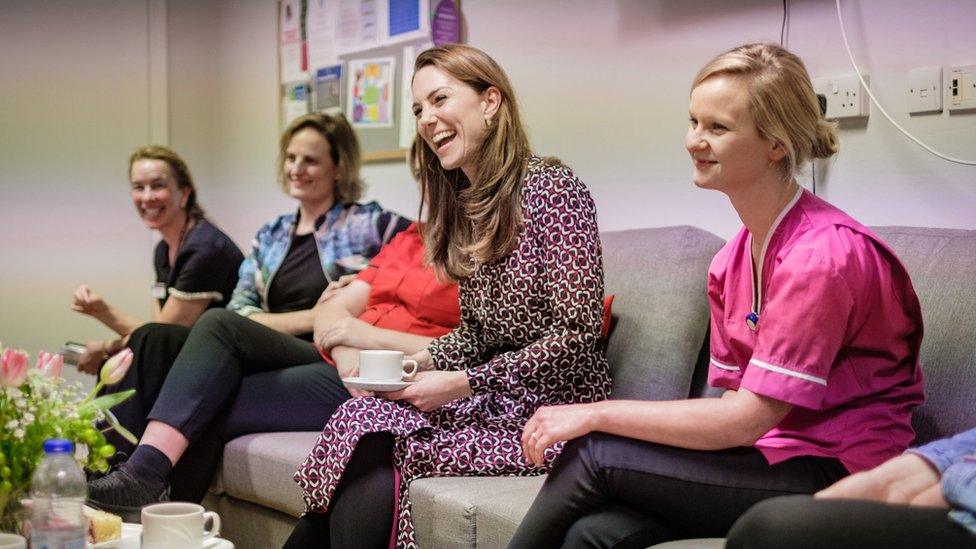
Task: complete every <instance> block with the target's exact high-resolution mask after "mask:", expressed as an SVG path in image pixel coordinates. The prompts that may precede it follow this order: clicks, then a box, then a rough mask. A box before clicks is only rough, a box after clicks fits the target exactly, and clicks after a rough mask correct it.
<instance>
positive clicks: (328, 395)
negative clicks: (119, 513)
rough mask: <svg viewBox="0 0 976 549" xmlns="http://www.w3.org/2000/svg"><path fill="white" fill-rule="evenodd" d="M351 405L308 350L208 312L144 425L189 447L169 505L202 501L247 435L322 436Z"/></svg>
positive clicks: (332, 373) (227, 314) (164, 333)
mask: <svg viewBox="0 0 976 549" xmlns="http://www.w3.org/2000/svg"><path fill="white" fill-rule="evenodd" d="M152 333H156V334H157V335H158V336H159V337H161V338H167V339H171V338H172V337H173V334H172V332H171V331H170V330H168V329H166V330H160V331H159V332H150V335H147V336H145V338H144V339H145V340H148V339H150V338H152V337H153V335H151V334H152ZM143 345H144V346H146V347H150V346H151V345H152V344H151V342H147V341H144V343H143ZM156 367H157V368H159V369H164V368H165V367H166V366H165V364H162V362H158V363H157V364H156ZM140 370H141V371H143V376H145V368H141V369H140ZM348 399H349V393H348V392H347V391H346V389H345V387H344V386H343V385H342V381H341V380H340V379H339V375H338V373H337V372H336V369H335V368H334V367H332V366H331V365H329V364H328V363H326V362H324V361H323V360H322V358H321V357H320V356H319V354H318V351H316V350H315V348H314V347H313V346H312V344H311V343H309V342H307V341H304V340H302V339H299V338H297V337H294V336H290V335H287V334H282V333H281V332H278V331H276V330H273V329H271V328H268V327H266V326H264V325H261V324H258V323H257V322H254V321H252V320H249V319H247V318H244V317H242V316H240V315H238V314H237V313H234V312H232V311H228V310H226V309H211V310H209V311H207V312H205V313H204V314H203V316H201V317H200V319H199V320H197V323H196V324H195V325H194V326H193V329H192V330H190V332H189V334H188V336H187V337H186V341H185V343H183V344H182V348H181V349H180V351H179V354H178V355H177V357H176V360H175V362H174V363H173V364H172V367H171V368H169V371H168V374H167V375H166V377H165V382H164V383H163V384H162V387H161V390H159V395H158V397H157V398H156V399H155V403H154V404H153V406H152V409H151V411H150V412H149V413H148V415H147V416H146V417H145V420H146V421H149V420H157V421H162V422H163V423H166V424H167V425H170V426H172V427H175V428H176V429H177V430H179V431H180V432H181V433H182V434H183V435H184V436H185V437H186V438H187V439H188V440H189V441H190V446H189V447H188V448H187V451H186V452H185V453H184V454H183V457H182V458H181V459H180V461H179V462H178V463H177V465H176V467H174V469H173V473H172V475H171V477H170V479H171V493H170V497H172V498H173V499H180V500H189V501H199V500H201V499H203V496H205V495H206V491H207V488H208V486H209V485H210V481H211V479H212V477H213V474H214V472H215V471H216V469H217V466H218V464H219V463H220V457H221V455H222V451H223V447H224V443H226V442H227V441H229V440H231V439H233V438H236V437H239V436H241V435H245V434H249V433H259V432H273V431H319V430H321V429H322V427H323V426H324V425H325V423H326V422H327V421H328V419H329V417H331V416H332V413H333V412H335V410H336V408H338V407H339V405H340V404H342V403H343V402H345V401H346V400H348ZM297 465H298V464H296V466H297Z"/></svg>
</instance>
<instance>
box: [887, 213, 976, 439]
mask: <svg viewBox="0 0 976 549" xmlns="http://www.w3.org/2000/svg"><path fill="white" fill-rule="evenodd" d="M873 230H874V231H875V232H876V233H877V234H878V236H880V237H881V238H882V239H883V240H884V241H885V242H887V243H888V244H889V245H890V246H891V247H892V249H894V250H895V253H897V254H898V257H899V258H900V259H901V261H902V263H904V264H905V267H906V268H907V269H908V274H909V275H911V277H912V284H913V285H914V286H915V291H916V292H917V293H918V298H919V301H920V302H921V304H922V318H923V319H924V322H925V336H924V338H923V339H922V351H921V362H922V372H923V374H924V376H925V404H923V405H922V406H921V407H920V408H919V409H918V410H916V412H915V415H914V418H913V424H914V426H915V433H916V436H915V442H914V445H920V444H924V443H926V442H929V441H931V440H934V439H938V438H944V437H947V436H950V435H953V434H955V433H958V432H959V431H963V430H966V429H970V428H972V427H974V426H976V406H973V395H974V394H976V231H964V230H957V229H924V228H918V227H874V228H873Z"/></svg>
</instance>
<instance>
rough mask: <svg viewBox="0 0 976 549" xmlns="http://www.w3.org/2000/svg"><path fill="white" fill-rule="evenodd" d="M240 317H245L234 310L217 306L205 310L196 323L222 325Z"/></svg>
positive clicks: (207, 325)
mask: <svg viewBox="0 0 976 549" xmlns="http://www.w3.org/2000/svg"><path fill="white" fill-rule="evenodd" d="M239 318H243V317H242V316H241V315H239V314H237V313H235V312H234V311H229V310H227V309H221V308H219V307H216V308H213V309H207V310H206V311H204V312H203V314H202V315H200V318H198V319H197V324H196V325H197V326H201V327H204V326H206V327H212V326H222V325H226V324H227V323H228V322H232V321H233V320H236V319H239Z"/></svg>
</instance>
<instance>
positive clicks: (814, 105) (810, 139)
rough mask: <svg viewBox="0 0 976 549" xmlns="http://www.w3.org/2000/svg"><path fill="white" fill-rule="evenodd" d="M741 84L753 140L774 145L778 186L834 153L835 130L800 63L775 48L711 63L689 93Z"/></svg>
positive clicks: (735, 52)
mask: <svg viewBox="0 0 976 549" xmlns="http://www.w3.org/2000/svg"><path fill="white" fill-rule="evenodd" d="M720 75H728V76H734V77H738V78H742V79H743V82H745V84H746V85H747V86H748V91H749V111H750V113H751V114H752V118H753V120H754V121H755V123H756V128H757V129H758V130H759V134H760V135H762V136H763V137H764V138H766V139H772V140H774V141H776V142H778V143H780V144H781V145H782V146H783V148H784V149H785V150H786V155H785V156H784V157H783V159H782V160H781V161H780V165H779V169H780V174H781V175H782V178H783V180H784V181H789V180H791V179H793V177H794V175H795V173H796V171H797V166H800V165H802V164H803V163H804V162H806V161H808V160H810V159H811V158H827V157H829V156H831V155H833V154H834V153H836V152H837V150H838V148H839V143H838V140H837V127H836V124H834V123H832V122H828V121H826V120H824V119H823V116H821V114H820V103H819V101H818V100H817V94H816V93H814V91H813V84H812V83H811V82H810V75H809V74H808V73H807V69H806V67H805V66H804V65H803V61H802V60H800V58H799V57H797V56H796V55H794V54H792V53H790V52H789V51H787V50H785V49H783V48H782V47H780V46H777V45H775V44H746V45H743V46H739V47H737V48H734V49H731V50H729V51H727V52H725V53H723V54H721V55H719V56H718V57H716V58H714V59H712V60H711V61H709V62H708V64H706V65H705V67H704V68H702V70H701V71H699V72H698V75H697V76H696V77H695V83H694V85H692V89H694V88H696V87H698V85H699V84H701V83H702V82H704V81H705V80H708V79H709V78H712V77H713V76H720Z"/></svg>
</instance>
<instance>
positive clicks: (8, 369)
mask: <svg viewBox="0 0 976 549" xmlns="http://www.w3.org/2000/svg"><path fill="white" fill-rule="evenodd" d="M26 379H27V353H25V352H24V351H18V350H15V349H4V350H3V355H2V356H0V385H3V386H4V387H20V386H21V385H23V384H24V381H25V380H26Z"/></svg>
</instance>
